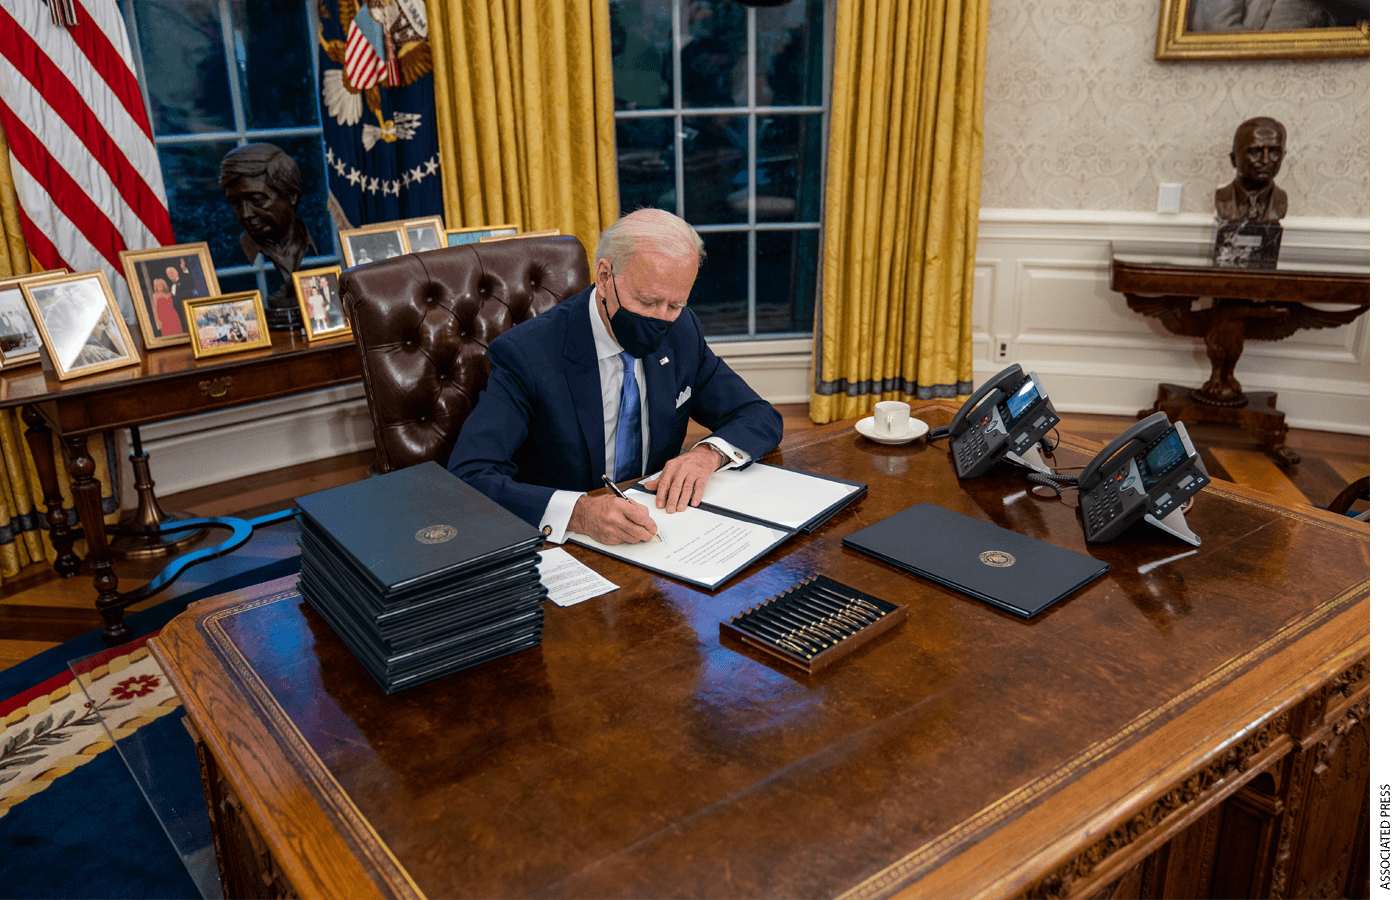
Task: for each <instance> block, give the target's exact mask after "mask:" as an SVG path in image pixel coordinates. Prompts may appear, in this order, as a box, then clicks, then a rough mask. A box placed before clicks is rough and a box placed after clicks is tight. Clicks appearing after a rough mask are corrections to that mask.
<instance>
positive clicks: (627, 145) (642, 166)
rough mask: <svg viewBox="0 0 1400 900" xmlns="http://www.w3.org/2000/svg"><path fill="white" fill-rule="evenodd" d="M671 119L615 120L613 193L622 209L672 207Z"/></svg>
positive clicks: (624, 210)
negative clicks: (615, 188) (615, 158)
mask: <svg viewBox="0 0 1400 900" xmlns="http://www.w3.org/2000/svg"><path fill="white" fill-rule="evenodd" d="M674 121H675V120H674V119H672V118H670V117H665V118H656V119H618V120H617V193H618V199H619V201H620V203H619V205H620V206H621V208H622V211H623V212H624V213H629V212H631V211H632V210H634V209H637V208H638V207H642V206H654V207H656V208H657V209H664V210H666V211H667V212H675V211H676V154H675V149H674V148H675V141H674V136H673V134H672V132H671V129H672V124H671V123H672V122H674Z"/></svg>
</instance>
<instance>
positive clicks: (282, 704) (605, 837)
mask: <svg viewBox="0 0 1400 900" xmlns="http://www.w3.org/2000/svg"><path fill="white" fill-rule="evenodd" d="M952 411H953V405H952V404H950V403H948V402H946V401H939V402H935V403H933V404H930V405H927V406H925V407H923V408H921V409H920V410H917V411H916V412H917V413H918V414H920V415H921V417H922V418H924V419H925V420H926V421H929V422H930V423H931V424H941V423H943V422H946V421H947V420H948V419H949V418H951V414H952ZM852 424H853V423H852V421H847V422H843V423H839V424H836V425H832V426H826V427H823V428H820V429H817V430H815V431H813V432H810V433H808V434H804V435H802V436H800V437H798V438H797V439H795V440H792V441H790V442H788V443H786V444H785V445H784V446H783V447H782V449H781V450H780V451H778V452H777V453H775V455H774V457H773V459H775V460H781V462H783V463H784V464H787V465H794V466H798V467H803V468H809V469H817V470H821V471H824V472H829V473H831V474H834V475H840V476H843V477H846V478H853V479H859V480H863V481H866V482H868V483H869V485H870V491H869V494H868V495H867V496H866V497H864V498H863V499H861V500H860V501H858V502H857V503H856V504H854V505H853V506H852V507H850V508H849V509H847V510H845V511H843V512H842V513H840V514H838V515H837V516H836V517H834V518H833V519H832V520H831V521H830V522H829V523H828V524H827V525H826V526H825V527H824V528H822V529H821V530H820V531H818V532H817V533H816V534H814V535H810V536H801V537H798V538H796V539H794V540H793V541H791V542H790V543H788V544H786V545H784V546H782V547H780V548H777V549H776V550H775V551H773V552H772V553H771V554H770V555H769V556H768V557H767V558H766V559H764V560H762V561H761V562H760V563H759V564H755V565H754V566H751V567H750V568H749V569H747V570H746V571H745V572H743V573H741V575H740V576H739V578H738V580H736V581H735V582H732V583H731V584H730V585H729V586H727V587H726V588H724V589H723V590H721V591H719V592H717V593H714V594H710V593H707V592H704V591H700V590H694V589H691V588H687V587H683V586H681V585H678V584H676V583H674V582H671V581H669V580H667V579H665V578H662V577H658V576H654V575H652V574H650V573H648V572H645V571H643V570H641V569H637V568H634V567H630V566H627V565H625V564H623V563H621V562H617V561H615V560H613V559H611V558H609V557H604V556H602V555H599V554H596V553H592V552H590V551H588V550H586V549H583V548H579V547H574V546H572V545H570V547H569V550H570V552H571V553H573V554H574V555H576V556H577V557H578V558H579V559H581V560H583V561H584V562H585V563H586V564H587V565H589V566H591V567H592V568H594V569H596V570H597V571H599V572H601V573H602V574H603V575H604V576H606V577H607V578H609V579H610V580H612V581H613V582H615V583H616V584H618V585H619V586H620V590H618V591H615V592H613V593H611V594H608V595H605V596H603V597H599V598H596V599H594V600H590V601H588V602H587V603H584V604H580V605H578V606H574V607H570V608H559V607H555V606H554V605H553V604H546V611H545V631H544V642H543V644H542V646H540V647H538V648H535V649H533V650H530V651H526V652H522V653H518V654H516V655H514V656H511V657H508V658H506V659H504V660H499V661H497V662H494V663H490V664H488V665H485V666H481V667H479V668H476V669H473V670H469V671H466V672H462V673H458V674H456V675H452V676H448V677H445V678H441V679H439V680H437V681H434V682H431V683H429V684H427V685H423V686H420V687H418V688H414V689H411V690H408V691H405V692H403V693H400V694H395V695H393V696H388V695H385V694H384V693H383V692H382V691H381V690H380V689H379V688H378V687H376V685H375V684H374V682H373V680H372V679H371V678H370V677H369V675H368V674H366V672H365V671H364V670H363V669H362V667H361V666H360V664H359V663H358V662H357V661H356V660H355V658H354V657H353V656H352V655H351V654H350V653H349V651H348V650H347V649H346V648H345V647H344V645H343V644H342V643H341V641H340V640H339V639H338V638H337V637H336V635H335V634H334V632H333V631H332V630H331V629H330V628H329V627H328V626H327V625H326V623H325V622H324V621H323V620H322V619H321V618H320V617H319V616H318V615H317V614H316V613H315V612H314V611H312V610H311V609H310V608H309V607H308V606H306V605H305V604H304V603H303V602H302V601H301V600H300V598H299V596H298V595H297V594H296V593H295V592H294V591H293V590H291V589H292V588H293V586H294V580H293V579H286V580H284V581H282V582H279V583H271V584H268V585H264V586H262V588H261V589H254V590H250V591H247V592H243V593H237V594H230V595H226V596H224V597H220V598H213V599H211V600H208V601H205V602H203V603H200V604H196V605H194V606H192V607H191V608H190V609H189V610H188V611H187V612H186V613H185V614H184V615H182V616H181V617H179V618H177V619H176V620H175V621H174V622H172V623H171V624H170V625H169V626H167V628H166V629H165V630H164V631H162V633H161V635H160V636H159V638H158V639H157V640H156V641H153V642H152V649H153V652H154V653H155V654H156V656H157V658H158V659H159V661H160V663H161V665H162V667H163V668H164V669H165V671H166V672H167V673H169V674H170V676H171V680H172V682H173V683H174V685H175V687H176V689H177V691H178V692H179V695H180V698H181V700H182V701H183V702H184V703H185V706H186V708H187V710H188V713H189V720H188V721H189V722H190V723H191V724H192V726H193V729H194V731H195V732H196V733H197V741H198V745H199V752H200V754H201V758H202V760H203V764H204V767H205V772H206V775H207V779H208V789H209V791H210V802H211V804H212V807H211V808H212V809H213V810H214V817H215V819H216V821H217V833H218V838H217V840H218V842H219V845H220V858H221V860H222V861H223V871H224V875H225V878H226V881H225V886H226V890H228V891H229V893H230V894H231V895H237V896H245V895H246V896H258V895H270V894H272V893H275V892H276V891H278V890H282V889H286V890H290V891H292V892H295V893H297V894H300V895H301V896H308V897H310V896H315V897H337V896H396V897H398V896H407V897H412V896H429V897H524V896H541V897H544V896H548V897H563V896H570V897H792V896H796V897H826V896H838V895H841V896H846V897H852V898H863V897H877V896H890V895H894V894H901V895H908V896H915V895H920V896H937V897H960V898H962V897H983V896H985V897H993V896H1017V895H1024V894H1032V895H1052V896H1087V895H1100V896H1109V895H1110V893H1112V892H1113V891H1117V893H1112V895H1113V896H1137V895H1139V894H1146V895H1156V896H1191V897H1204V896H1230V897H1244V896H1268V895H1270V894H1271V892H1272V894H1273V895H1275V896H1326V897H1336V896H1357V895H1358V889H1359V887H1364V884H1365V879H1366V875H1365V872H1364V868H1363V867H1364V865H1365V859H1366V847H1367V836H1366V834H1365V833H1364V831H1362V830H1361V828H1362V825H1361V823H1362V822H1363V820H1364V811H1365V806H1366V785H1367V761H1368V743H1367V723H1368V709H1369V704H1368V696H1369V694H1368V689H1369V688H1368V685H1369V682H1368V652H1369V636H1368V635H1369V633H1368V612H1369V596H1368V595H1369V580H1368V564H1369V531H1368V527H1367V526H1365V525H1361V524H1356V523H1353V522H1352V521H1350V520H1347V519H1343V518H1341V517H1337V516H1333V515H1331V514H1328V513H1325V512H1321V511H1314V510H1305V509H1301V508H1290V507H1283V506H1279V505H1277V504H1274V503H1271V502H1269V501H1268V500H1266V499H1264V498H1262V497H1260V496H1257V495H1254V494H1251V493H1249V492H1247V491H1242V490H1238V489H1235V488H1232V487H1231V486H1228V485H1222V484H1218V483H1217V484H1213V485H1210V486H1208V487H1207V488H1206V489H1205V490H1204V491H1203V492H1202V493H1201V494H1200V495H1198V497H1197V498H1196V503H1195V508H1194V510H1193V511H1192V512H1191V513H1190V520H1191V525H1192V527H1193V528H1194V529H1195V530H1196V532H1197V533H1198V534H1200V535H1201V537H1202V539H1203V541H1204V543H1203V546H1202V547H1201V548H1199V549H1197V550H1192V549H1191V548H1190V547H1188V546H1186V545H1185V544H1182V543H1178V542H1173V541H1172V540H1171V539H1169V538H1167V537H1166V536H1164V535H1162V533H1161V532H1158V531H1155V530H1152V529H1148V528H1145V527H1142V528H1138V529H1134V530H1131V531H1130V532H1129V533H1128V534H1127V535H1126V536H1125V538H1124V539H1122V540H1120V541H1117V542H1115V543H1112V544H1108V545H1101V546H1095V547H1093V548H1092V549H1091V550H1089V552H1090V553H1092V555H1094V556H1097V557H1100V558H1102V559H1104V560H1106V561H1108V562H1109V563H1110V564H1111V566H1112V568H1111V570H1110V572H1109V574H1108V575H1107V576H1105V577H1103V578H1101V579H1099V580H1098V581H1095V582H1093V583H1092V584H1091V585H1089V586H1088V587H1086V588H1084V589H1083V590H1081V591H1080V592H1078V593H1077V594H1075V595H1074V596H1072V597H1070V598H1068V599H1066V600H1065V601H1063V602H1061V603H1059V604H1057V605H1056V606H1055V607H1052V608H1051V609H1050V610H1047V611H1046V612H1045V613H1043V614H1041V615H1040V616H1039V617H1037V618H1036V619H1034V620H1033V621H1024V620H1021V619H1018V618H1015V617H1013V616H1010V615H1007V614H1004V613H1001V612H999V611H998V610H996V609H993V608H992V607H990V606H988V605H986V604H983V603H980V602H978V601H976V600H973V599H971V598H968V597H965V596H962V595H959V594H955V593H952V592H950V591H947V590H944V589H942V588H940V587H938V586H936V585H934V584H931V583H929V582H927V581H924V580H922V579H919V578H917V577H914V576H912V575H909V574H907V573H905V572H903V571H901V570H898V569H895V568H893V567H891V566H888V565H885V564H884V563H881V562H878V561H876V560H874V559H871V558H869V557H867V556H864V555H862V554H860V553H857V552H855V551H852V550H848V549H845V548H843V547H842V546H841V538H842V537H843V536H845V535H848V534H850V533H852V532H853V531H856V530H857V529H859V528H862V527H864V526H866V525H869V524H870V523H872V522H875V521H877V520H879V519H881V518H884V517H885V516H888V515H890V514H892V513H894V512H896V511H898V510H900V509H903V508H905V507H907V506H909V505H911V504H912V503H915V502H917V501H920V500H925V499H927V500H933V501H935V502H937V503H939V504H941V505H943V506H946V507H948V508H950V509H954V510H956V511H958V512H961V513H965V514H967V515H971V516H975V517H977V518H980V519H984V520H989V521H992V522H995V523H997V524H999V525H1002V526H1005V527H1009V528H1012V529H1015V530H1017V531H1020V532H1023V533H1026V534H1030V535H1033V536H1035V537H1038V538H1041V539H1044V540H1047V541H1050V542H1052V543H1056V544H1060V545H1062V546H1065V547H1068V548H1071V549H1074V550H1079V551H1084V550H1085V544H1084V541H1083V536H1082V532H1081V531H1080V527H1079V525H1078V522H1077V519H1076V517H1075V515H1076V510H1075V508H1074V506H1073V505H1072V504H1073V500H1072V499H1070V498H1072V496H1073V495H1072V494H1069V495H1066V498H1064V499H1057V498H1050V499H1042V498H1039V497H1036V496H1033V495H1028V494H1027V493H1026V488H1027V487H1028V485H1027V483H1026V482H1025V481H1024V480H1023V479H1022V478H1021V477H1020V475H1019V474H1018V473H1017V472H1016V471H1015V470H1011V469H1009V468H1000V467H999V468H997V469H995V470H994V471H993V474H992V475H989V476H987V477H984V478H981V479H977V480H974V481H970V482H967V483H965V484H959V483H958V482H957V480H956V479H955V477H954V476H953V469H952V464H951V461H950V460H949V458H948V454H947V449H946V444H944V443H942V442H940V443H938V444H924V443H922V442H920V443H919V444H916V445H913V446H907V447H885V446H880V445H877V444H874V443H871V442H869V441H867V440H865V439H864V438H861V437H859V436H857V435H856V434H855V432H854V430H853V429H852ZM1092 449H1093V448H1092V447H1091V446H1089V445H1086V444H1084V443H1081V442H1078V441H1075V440H1073V439H1066V440H1065V442H1064V444H1063V445H1062V446H1061V447H1060V448H1059V449H1058V450H1057V452H1056V454H1055V459H1056V462H1057V463H1058V465H1059V466H1061V467H1068V466H1074V465H1082V464H1083V463H1084V462H1085V461H1086V459H1087V458H1088V455H1089V452H1090V451H1091V450H1092ZM929 539H930V540H937V539H938V535H936V534H931V535H929ZM815 573H825V574H827V575H829V576H831V577H833V578H835V579H837V580H838V581H841V582H844V583H846V584H848V585H851V586H853V587H856V588H858V589H860V590H863V591H867V592H869V593H872V594H874V595H876V596H879V597H882V598H884V599H887V600H890V601H893V602H896V603H905V604H909V608H910V612H909V618H908V620H907V621H906V622H905V623H904V624H902V625H901V626H899V627H897V628H895V629H894V630H892V631H890V632H889V633H887V634H885V635H883V636H881V637H880V638H878V639H877V640H875V641H873V642H872V643H871V644H869V645H867V646H866V647H864V648H862V649H861V650H860V651H858V652H856V653H855V654H853V655H852V656H851V657H848V658H847V659H845V660H843V661H841V662H840V663H838V664H836V665H835V666H834V667H833V668H832V669H830V670H828V671H827V672H824V673H822V674H821V675H820V676H818V677H815V678H807V677H804V676H801V675H798V674H796V673H795V672H790V671H786V670H778V669H774V668H772V667H770V666H769V665H767V664H765V663H764V662H762V661H760V660H759V659H757V658H756V657H755V656H754V655H753V654H751V653H749V652H747V651H746V650H745V649H744V648H743V647H742V646H739V645H734V644H731V643H729V642H727V640H726V641H722V640H721V639H720V638H719V635H718V625H719V622H720V620H721V619H724V618H727V617H728V616H730V615H733V614H734V613H736V612H739V611H740V610H742V609H744V608H746V607H748V606H750V605H751V604H753V603H756V602H760V601H762V600H764V599H766V598H768V597H771V596H773V595H775V594H777V593H779V592H781V591H782V590H784V589H786V588H788V587H790V586H792V585H793V584H795V583H796V582H798V581H800V580H802V579H804V578H806V577H807V576H809V575H812V574H815ZM1353 861H1355V865H1353ZM264 878H266V879H267V880H266V881H264V880H263V879H264ZM1134 892H1136V893H1134Z"/></svg>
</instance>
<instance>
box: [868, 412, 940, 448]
mask: <svg viewBox="0 0 1400 900" xmlns="http://www.w3.org/2000/svg"><path fill="white" fill-rule="evenodd" d="M856 431H859V432H860V435H861V437H867V438H870V439H871V440H872V441H874V442H875V443H877V444H907V443H909V442H910V441H916V440H918V439H919V438H921V437H923V436H924V435H926V434H928V423H927V422H925V421H923V420H922V419H912V418H911V419H910V420H909V430H908V431H906V432H905V433H904V434H902V435H892V434H881V433H879V432H877V431H876V430H875V417H874V416H866V417H865V418H864V419H861V420H860V421H859V422H857V423H856Z"/></svg>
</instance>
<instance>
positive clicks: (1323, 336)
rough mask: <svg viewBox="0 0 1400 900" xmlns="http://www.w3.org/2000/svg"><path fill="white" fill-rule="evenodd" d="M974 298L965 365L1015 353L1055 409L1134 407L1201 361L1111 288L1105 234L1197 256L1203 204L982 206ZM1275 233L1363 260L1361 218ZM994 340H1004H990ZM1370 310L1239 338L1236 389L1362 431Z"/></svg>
mask: <svg viewBox="0 0 1400 900" xmlns="http://www.w3.org/2000/svg"><path fill="white" fill-rule="evenodd" d="M979 229H980V234H979V239H978V245H977V279H976V281H975V287H974V291H975V295H974V300H973V317H974V323H975V324H974V337H973V350H974V354H975V357H974V364H973V367H974V378H975V380H976V381H978V382H981V381H982V380H984V379H986V378H987V377H989V376H991V375H993V374H995V373H996V372H997V371H999V370H1000V369H1001V368H1003V367H1005V366H1007V365H1009V364H1010V363H1013V362H1017V363H1020V364H1021V366H1022V367H1023V368H1025V369H1028V370H1034V371H1036V372H1038V373H1039V374H1040V376H1041V379H1042V381H1043V382H1044V383H1045V386H1046V389H1047V390H1049V391H1050V395H1051V397H1052V399H1053V400H1054V402H1055V406H1056V408H1057V409H1061V410H1064V411H1066V412H1094V413H1109V414H1114V415H1135V414H1136V413H1137V412H1138V411H1139V410H1141V409H1144V408H1147V407H1149V406H1151V405H1152V402H1153V400H1154V398H1155V397H1156V389H1157V384H1158V383H1159V382H1170V383H1175V384H1184V385H1187V386H1191V387H1194V386H1196V385H1199V384H1201V383H1203V382H1204V381H1205V380H1206V378H1207V377H1208V376H1209V374H1210V362H1209V361H1208V360H1207V359H1206V354H1205V345H1204V343H1203V342H1202V341H1201V340H1200V339H1193V338H1184V337H1179V336H1177V335H1173V334H1171V333H1169V332H1168V331H1167V330H1166V329H1165V328H1163V327H1162V326H1161V324H1160V323H1158V322H1157V321H1156V320H1155V319H1151V318H1148V317H1145V316H1139V315H1137V314H1135V313H1133V312H1132V311H1131V310H1129V309H1128V306H1127V302H1126V301H1125V300H1124V298H1123V296H1122V295H1121V294H1118V293H1115V292H1114V291H1112V290H1111V289H1110V288H1109V279H1110V268H1109V266H1110V263H1111V260H1112V250H1111V245H1112V242H1113V241H1115V240H1119V241H1122V240H1133V241H1150V242H1153V243H1160V244H1165V245H1174V246H1175V247H1177V248H1179V249H1180V250H1181V251H1183V252H1188V253H1195V254H1199V256H1200V257H1201V258H1202V259H1205V258H1206V252H1207V248H1208V247H1209V245H1210V243H1211V240H1212V237H1213V229H1214V224H1213V221H1212V219H1211V217H1210V216H1208V215H1204V214H1183V215H1158V214H1156V213H1125V212H1092V211H1045V210H983V212H982V216H981V224H980V226H979ZM1284 241H1285V244H1286V245H1287V246H1289V247H1290V248H1292V252H1294V253H1296V254H1297V255H1299V256H1300V257H1305V258H1309V259H1314V260H1334V261H1338V262H1347V263H1358V262H1359V263H1363V264H1364V263H1365V262H1366V261H1367V260H1368V259H1369V253H1370V251H1369V246H1370V223H1369V221H1367V220H1356V219H1305V218H1300V219H1297V220H1295V219H1292V218H1290V219H1286V220H1285V221H1284ZM1003 345H1005V347H1006V352H1005V354H1002V353H1001V352H1000V348H1001V347H1002V346H1003ZM1369 362H1370V350H1369V316H1365V315H1363V316H1362V317H1361V318H1360V319H1359V320H1358V321H1356V322H1353V323H1352V324H1351V325H1348V326H1345V327H1342V328H1330V329H1324V330H1304V331H1300V332H1298V333H1296V334H1294V335H1293V336H1292V337H1290V338H1288V339H1286V340H1283V341H1278V342H1257V341H1249V342H1246V344H1245V350H1244V354H1243V356H1242V357H1241V359H1240V363H1239V365H1238V367H1237V369H1236V376H1237V377H1238V378H1239V379H1240V381H1241V382H1242V383H1243V384H1244V386H1245V388H1246V389H1247V390H1270V391H1277V392H1278V394H1279V400H1278V405H1279V407H1280V408H1281V409H1283V410H1284V411H1285V412H1286V413H1287V414H1288V422H1289V425H1290V426H1292V427H1297V428H1318V429H1324V430H1328V431H1342V432H1349V433H1356V434H1367V433H1369V432H1370V414H1369V400H1370V372H1369Z"/></svg>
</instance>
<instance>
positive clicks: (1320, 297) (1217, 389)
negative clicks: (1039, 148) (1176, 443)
mask: <svg viewBox="0 0 1400 900" xmlns="http://www.w3.org/2000/svg"><path fill="white" fill-rule="evenodd" d="M1111 285H1112V288H1113V290H1115V291H1117V292H1118V293H1120V294H1123V295H1124V296H1125V297H1126V298H1127V301H1128V307H1129V308H1130V309H1132V310H1133V311H1134V312H1136V313H1139V314H1141V315H1145V316H1153V317H1155V318H1156V319H1158V320H1159V321H1161V323H1162V325H1163V326H1164V327H1166V329H1167V330H1168V331H1170V332H1172V333H1173V334H1178V335H1181V336H1183V337H1198V338H1202V339H1204V341H1205V346H1206V356H1207V358H1208V359H1209V360H1210V365H1211V373H1210V378H1209V379H1208V380H1207V381H1206V383H1205V384H1203V385H1201V386H1200V387H1198V388H1191V387H1186V386H1183V385H1179V384H1159V385H1158V386H1157V400H1156V402H1155V403H1154V404H1153V405H1152V407H1151V408H1150V409H1145V410H1142V411H1141V412H1140V413H1139V415H1143V416H1146V415H1150V414H1152V413H1154V412H1157V411H1159V410H1160V411H1163V412H1166V414H1167V416H1168V417H1169V418H1170V419H1171V420H1172V421H1181V422H1185V423H1186V424H1188V425H1194V424H1195V423H1197V422H1201V423H1207V424H1223V425H1236V426H1239V427H1241V428H1244V429H1246V430H1247V431H1249V432H1251V433H1252V434H1254V436H1255V437H1256V438H1258V440H1259V442H1260V443H1261V444H1262V445H1263V446H1264V450H1265V452H1267V453H1268V454H1269V455H1270V456H1272V457H1273V459H1274V461H1275V462H1277V463H1279V464H1280V465H1284V466H1292V465H1297V463H1298V461H1299V456H1298V454H1297V453H1296V452H1294V451H1293V450H1290V449H1289V448H1288V447H1286V446H1284V441H1285V440H1286V438H1287V436H1288V425H1287V422H1286V421H1285V414H1284V411H1283V410H1281V409H1278V408H1277V401H1278V395H1277V394H1276V393H1274V392H1273V391H1245V390H1244V389H1243V388H1242V387H1241V385H1240V382H1239V381H1238V380H1237V379H1236V378H1235V364H1236V363H1238V362H1239V359H1240V354H1241V353H1242V352H1243V351H1244V343H1245V341H1246V340H1257V341H1279V340H1283V339H1284V338H1286V337H1288V336H1289V335H1291V334H1293V333H1294V332H1296V331H1298V330H1299V329H1303V328H1336V327H1339V326H1342V325H1346V324H1348V323H1350V322H1351V321H1352V320H1354V319H1355V318H1356V317H1358V316H1360V315H1361V314H1362V313H1364V312H1365V311H1366V310H1367V309H1369V308H1370V302H1371V300H1370V290H1371V276H1370V274H1369V273H1368V272H1367V271H1366V270H1365V267H1359V266H1342V265H1336V266H1322V265H1312V266H1306V267H1304V266H1297V267H1293V268H1288V267H1281V268H1279V269H1231V268H1217V267H1213V266H1209V265H1204V264H1199V263H1197V264H1193V263H1192V261H1191V260H1189V259H1183V258H1176V257H1170V256H1167V257H1163V256H1158V255H1153V254H1141V253H1129V252H1123V253H1120V252H1118V250H1117V248H1116V247H1115V252H1114V256H1113V274H1112V281H1111ZM1203 299H1204V300H1209V301H1210V302H1209V304H1208V305H1202V304H1201V301H1202V300H1203ZM1312 303H1325V304H1344V305H1346V306H1348V307H1350V308H1348V309H1317V308H1315V307H1313V306H1310V305H1309V304H1312ZM1198 307H1199V308H1198Z"/></svg>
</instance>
